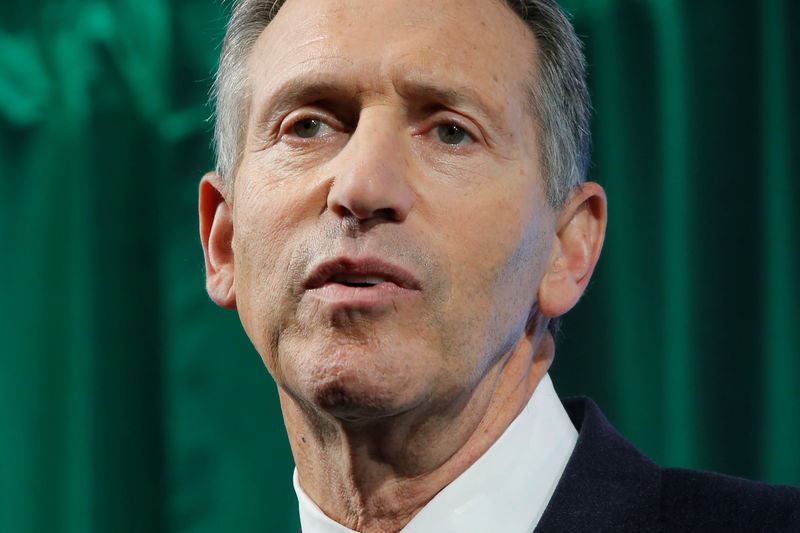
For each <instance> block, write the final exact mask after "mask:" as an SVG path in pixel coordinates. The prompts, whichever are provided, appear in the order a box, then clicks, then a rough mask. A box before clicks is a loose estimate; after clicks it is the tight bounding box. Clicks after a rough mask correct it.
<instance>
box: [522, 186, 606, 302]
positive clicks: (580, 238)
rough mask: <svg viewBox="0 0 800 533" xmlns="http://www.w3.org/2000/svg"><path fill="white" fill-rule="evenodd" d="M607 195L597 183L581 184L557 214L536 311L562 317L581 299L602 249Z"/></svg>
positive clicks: (540, 284)
mask: <svg viewBox="0 0 800 533" xmlns="http://www.w3.org/2000/svg"><path fill="white" fill-rule="evenodd" d="M606 219H607V210H606V193H605V191H604V190H603V188H602V187H600V185H598V184H597V183H591V182H589V183H584V184H583V186H582V187H581V188H580V189H578V190H577V191H576V192H575V193H574V194H573V196H572V198H571V199H570V201H569V203H568V204H567V205H566V206H565V207H564V208H563V209H562V210H561V212H560V214H559V215H558V220H557V221H556V227H555V233H556V234H555V238H554V239H553V245H552V247H551V249H550V258H549V261H548V265H547V270H546V271H545V274H544V276H543V278H542V281H541V283H539V292H538V295H537V296H538V303H539V310H540V311H541V313H542V314H543V315H545V316H549V317H557V316H561V315H563V314H564V313H566V312H567V311H569V310H570V309H572V306H574V305H575V304H576V303H577V302H578V300H579V299H580V297H581V295H582V294H583V291H584V290H586V286H587V285H588V284H589V279H590V278H591V277H592V272H594V267H595V265H596V264H597V260H598V258H599V257H600V250H601V249H602V248H603V238H604V237H605V234H606Z"/></svg>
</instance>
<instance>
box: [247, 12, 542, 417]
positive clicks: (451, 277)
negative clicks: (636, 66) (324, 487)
mask: <svg viewBox="0 0 800 533" xmlns="http://www.w3.org/2000/svg"><path fill="white" fill-rule="evenodd" d="M533 61H534V42H533V37H532V35H531V34H530V32H529V31H528V30H527V28H526V27H525V26H524V24H523V23H522V21H520V20H518V18H517V17H516V16H515V15H514V14H513V13H512V12H511V11H510V10H509V9H508V8H507V7H506V6H505V5H504V4H503V3H502V2H498V1H494V0H467V1H463V0H459V1H456V0H437V1H436V2H422V1H418V2H413V1H409V0H382V1H380V2H376V1H375V0H302V1H301V0H289V1H288V2H287V3H286V4H285V5H284V7H283V8H281V10H280V12H279V14H278V15H277V17H276V18H275V20H274V21H273V22H272V23H271V24H270V26H269V27H268V28H267V29H266V30H265V31H264V33H263V34H262V35H261V37H260V38H259V40H258V42H257V44H256V46H255V49H254V51H253V54H252V56H251V58H250V62H249V67H248V68H249V75H250V80H251V83H252V87H253V92H252V102H251V107H250V115H249V123H248V126H247V128H248V129H247V136H246V143H245V147H244V155H243V159H242V162H241V165H240V166H239V169H238V171H237V174H236V177H235V187H234V192H233V198H232V199H231V201H232V212H233V225H234V235H233V251H234V259H235V263H234V286H235V294H236V305H237V307H238V310H239V313H240V317H241V320H242V324H243V325H244V328H245V330H246V331H247V334H248V335H249V337H250V339H251V340H252V341H253V343H254V345H255V346H256V348H257V350H258V351H259V353H260V354H261V356H262V358H263V359H264V362H265V364H266V366H267V368H268V369H269V370H270V372H271V373H272V375H273V376H274V378H275V380H276V382H277V383H278V385H279V386H280V387H281V388H282V389H284V390H285V391H287V392H288V393H289V394H290V395H291V396H293V397H294V398H295V399H298V400H300V401H302V402H308V403H309V404H311V405H316V406H321V407H323V408H325V409H327V410H329V411H330V412H332V413H333V414H335V415H337V416H341V417H346V418H347V417H349V418H359V417H373V416H385V415H391V414H397V413H401V412H407V411H410V410H414V409H441V408H442V407H443V406H446V405H448V403H453V402H455V401H456V400H457V399H459V398H462V399H463V398H464V397H465V395H467V394H469V393H470V392H471V391H472V390H473V389H474V388H475V387H476V386H477V384H478V383H479V381H480V380H481V378H482V377H483V376H484V375H486V372H487V371H488V369H489V368H491V367H492V365H493V364H494V363H495V362H497V361H498V359H499V358H500V357H501V356H502V355H503V354H505V353H507V352H508V351H509V349H511V348H512V347H513V345H514V344H515V343H516V342H517V341H518V340H519V339H520V338H521V336H522V335H524V330H525V324H526V321H527V319H528V316H529V314H530V311H531V308H532V306H533V305H534V303H535V302H536V293H537V286H538V284H539V280H540V279H541V276H542V274H543V272H544V268H545V265H546V262H547V258H548V255H549V250H550V245H551V242H552V234H553V224H554V218H555V214H554V213H553V211H552V209H550V208H549V207H548V205H547V203H546V200H545V194H544V189H543V182H542V178H541V175H540V170H539V168H540V165H539V156H538V150H537V139H536V132H535V130H534V121H533V118H532V116H531V114H530V112H529V108H528V105H529V103H528V96H527V91H526V90H525V86H526V83H527V82H529V81H530V79H531V76H532V69H533V66H532V65H533Z"/></svg>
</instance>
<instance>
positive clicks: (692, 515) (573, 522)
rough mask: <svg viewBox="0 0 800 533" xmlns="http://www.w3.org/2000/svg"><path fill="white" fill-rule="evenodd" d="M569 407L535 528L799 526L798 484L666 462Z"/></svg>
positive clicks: (576, 405)
mask: <svg viewBox="0 0 800 533" xmlns="http://www.w3.org/2000/svg"><path fill="white" fill-rule="evenodd" d="M564 407H565V408H566V409H567V413H569V416H570V419H572V423H573V424H574V425H575V427H576V428H577V430H578V442H577V444H576V445H575V450H574V451H573V452H572V456H570V459H569V462H568V463H567V467H566V469H565V470H564V474H563V475H562V476H561V480H560V481H559V482H558V486H557V487H556V490H555V493H553V497H552V499H551V500H550V503H549V504H548V505H547V508H546V509H545V511H544V514H543V515H542V518H541V520H540V521H539V525H538V526H536V529H535V530H534V533H573V532H574V533H583V532H585V533H601V532H609V533H612V532H613V533H671V532H695V533H754V532H759V533H800V488H796V487H786V486H778V485H768V484H766V483H758V482H755V481H747V480H745V479H739V478H735V477H730V476H725V475H721V474H713V473H710V472H698V471H695V470H685V469H681V468H661V467H659V466H658V465H657V464H656V463H654V462H653V461H651V460H650V459H648V458H647V457H646V456H645V455H644V454H642V452H640V451H639V450H637V449H636V447H634V446H633V444H631V443H630V442H628V441H627V440H625V439H624V438H623V437H622V436H621V435H620V434H619V433H617V432H616V431H615V430H614V428H613V427H611V424H609V423H608V420H606V418H605V417H604V416H603V413H601V412H600V409H599V408H598V407H597V405H595V404H594V402H592V401H591V400H589V399H588V398H570V399H567V400H565V401H564ZM531 453H535V452H534V451H532V452H531ZM798 453H800V450H798ZM301 533H302V532H301ZM432 533H434V532H432ZM486 533H503V532H502V531H491V532H486Z"/></svg>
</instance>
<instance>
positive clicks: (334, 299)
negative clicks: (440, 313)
mask: <svg viewBox="0 0 800 533" xmlns="http://www.w3.org/2000/svg"><path fill="white" fill-rule="evenodd" d="M308 293H309V294H310V295H313V296H314V297H315V298H316V299H318V300H321V301H323V302H325V303H329V304H333V305H336V306H337V307H338V306H341V307H375V306H379V305H382V304H387V303H391V302H393V301H395V300H398V299H402V298H407V297H409V296H413V295H415V294H418V293H419V291H416V290H412V289H404V288H403V287H400V286H399V285H396V284H394V283H391V282H388V281H384V282H383V283H378V284H377V285H372V286H371V287H351V286H349V285H342V284H340V283H326V284H325V285H323V286H322V287H318V288H316V289H311V290H309V291H308Z"/></svg>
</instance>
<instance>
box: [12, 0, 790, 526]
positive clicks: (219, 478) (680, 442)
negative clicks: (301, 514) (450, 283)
mask: <svg viewBox="0 0 800 533" xmlns="http://www.w3.org/2000/svg"><path fill="white" fill-rule="evenodd" d="M564 5H565V6H566V7H567V8H568V9H569V10H570V11H571V12H572V13H573V16H574V22H575V25H576V27H577V29H578V32H579V33H580V35H581V36H582V37H583V38H584V40H585V42H586V50H587V56H588V61H589V76H590V85H591V90H592V94H593V99H594V105H595V115H594V124H593V129H594V133H595V147H594V154H593V163H592V167H591V170H590V174H591V178H592V179H594V180H597V181H599V182H601V183H602V184H603V185H604V186H605V187H606V189H607V191H608V195H609V206H610V224H609V231H608V237H607V241H606V247H605V250H604V254H603V257H602V259H601V261H600V264H599V267H598V272H597V273H596V277H595V279H594V280H593V282H592V284H591V285H590V287H589V290H588V292H587V295H586V296H585V297H584V300H583V301H582V302H581V303H580V304H579V305H578V307H577V308H576V309H575V310H573V311H572V312H571V313H570V315H568V317H567V318H566V319H565V320H564V322H563V328H562V334H561V336H560V338H559V346H558V350H557V355H556V362H555V364H554V367H553V370H552V374H553V376H554V381H555V383H556V387H557V389H558V390H559V392H560V393H562V394H564V395H569V394H587V395H590V396H592V397H593V398H595V399H596V400H597V401H598V403H599V404H600V405H601V407H602V408H603V409H604V410H605V411H606V413H607V414H608V416H609V418H610V419H611V421H612V422H613V423H614V424H615V425H616V426H617V427H618V428H619V429H620V431H621V432H622V433H624V434H625V435H626V436H628V437H629V438H630V439H631V440H632V441H633V442H634V443H635V444H637V445H638V446H639V447H640V448H642V449H643V450H644V451H645V452H646V453H647V454H649V455H651V456H652V457H653V458H655V459H656V460H658V461H659V462H661V463H662V464H665V465H680V466H687V467H693V468H704V469H713V470H718V471H723V472H726V473H730V474H734V475H740V476H746V477H750V478H756V479H761V480H765V481H770V482H777V483H789V484H796V485H800V452H799V451H798V450H800V399H799V398H798V391H799V390H800V333H798V329H800V328H799V327H798V326H800V304H799V303H798V302H800V287H799V285H800V283H799V282H798V279H797V278H798V275H800V220H798V214H797V210H796V208H795V206H797V205H800V186H798V179H797V178H798V174H800V172H799V171H800V160H799V159H798V157H799V156H798V153H800V145H798V142H799V141H798V139H800V131H798V127H799V126H798V124H800V120H798V119H800V110H799V109H798V105H799V104H798V98H797V95H798V94H800V84H799V83H798V81H799V80H798V78H799V75H800V40H798V39H797V38H796V28H797V27H798V26H800V3H798V2H795V1H793V0H762V1H759V2H756V1H749V2H748V1H732V0H729V1H725V2H719V1H716V2H715V1H711V0H708V1H705V0H703V1H697V0H684V1H668V0H571V1H565V2H564ZM227 9H229V7H228V5H227V4H226V5H225V6H222V5H219V4H218V3H215V2H211V1H205V2H197V1H196V0H171V1H168V0H39V1H38V2H22V1H19V0H17V1H14V0H12V1H11V2H5V3H3V4H2V5H0V281H2V284H3V285H2V289H0V296H1V297H2V304H0V313H1V314H0V531H8V532H25V533H27V532H47V533H61V532H70V533H72V532H75V533H77V532H87V531H92V532H106V531H115V532H120V533H122V532H126V531H131V532H134V531H136V532H141V531H150V532H160V531H161V532H178V531H180V532H192V533H201V532H202V533H205V532H208V533H211V532H215V533H216V532H220V531H294V530H296V527H297V518H296V502H295V498H294V494H293V491H292V488H291V472H292V460H291V454H290V451H289V447H288V443H287V440H286V436H285V433H284V430H283V424H282V421H281V417H280V411H279V407H278V405H277V399H276V394H275V390H274V385H273V384H272V382H271V379H270V378H269V376H268V374H267V373H266V371H264V370H263V367H262V365H261V361H260V359H259V358H258V356H257V354H256V353H255V352H254V350H253V349H252V348H251V346H250V345H249V343H248V341H247V339H246V338H245V336H244V334H243V332H242V330H241V327H240V326H239V324H238V320H237V317H236V315H235V313H231V312H227V311H223V310H220V309H218V308H216V307H214V306H213V304H212V303H211V302H210V301H209V300H208V298H207V297H206V295H205V293H204V289H203V284H204V280H203V265H202V258H201V252H200V247H199V240H198V237H197V230H196V228H197V222H196V214H195V210H196V207H195V206H196V187H197V181H198V179H199V177H200V176H201V175H202V173H203V172H204V171H205V170H207V169H209V168H211V166H212V164H213V162H212V157H211V149H210V130H211V124H210V123H209V122H208V121H207V117H208V116H209V115H210V110H209V109H208V107H207V106H206V104H205V101H206V96H207V92H208V88H209V85H210V80H211V76H212V72H213V70H214V67H215V64H216V58H217V55H218V53H219V42H220V40H221V37H222V32H223V26H224V22H225V19H226V11H227ZM793 35H794V37H793Z"/></svg>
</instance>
